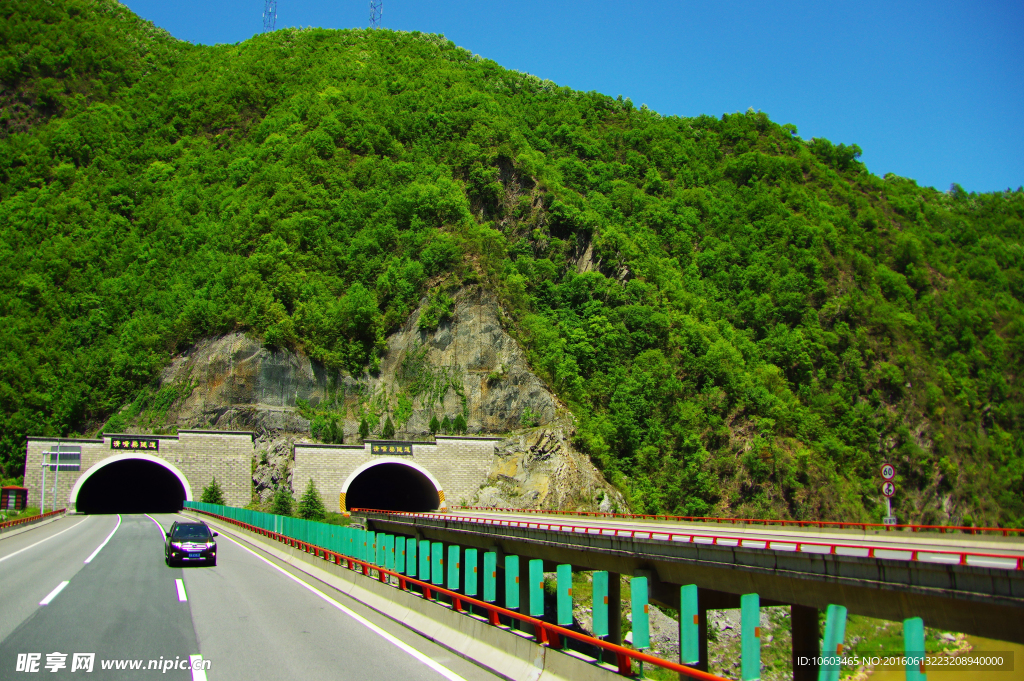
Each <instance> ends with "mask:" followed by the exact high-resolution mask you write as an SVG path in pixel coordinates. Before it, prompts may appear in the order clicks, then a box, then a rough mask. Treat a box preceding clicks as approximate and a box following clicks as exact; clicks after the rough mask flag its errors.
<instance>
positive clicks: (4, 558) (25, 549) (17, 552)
mask: <svg viewBox="0 0 1024 681" xmlns="http://www.w3.org/2000/svg"><path fill="white" fill-rule="evenodd" d="M90 517H91V516H86V517H84V518H82V519H81V520H79V521H78V522H77V523H75V524H74V525H72V526H71V527H67V528H64V529H63V530H61V531H60V532H58V533H57V534H51V535H50V536H49V537H47V538H46V539H40V540H39V541H37V542H36V543H35V544H29V545H28V546H26V547H25V548H23V549H18V550H17V551H15V552H14V553H8V554H7V555H6V556H4V557H3V558H0V563H2V562H4V561H5V560H7V559H8V558H14V557H15V556H16V555H18V554H19V553H21V552H22V551H28V550H29V549H30V548H32V547H33V546H39V545H40V544H42V543H43V542H44V541H50V540H51V539H53V538H54V537H59V536H60V535H62V534H64V533H65V532H67V531H68V530H72V529H74V528H76V527H78V526H79V525H81V524H82V523H84V522H85V521H86V520H88V519H89V518H90Z"/></svg>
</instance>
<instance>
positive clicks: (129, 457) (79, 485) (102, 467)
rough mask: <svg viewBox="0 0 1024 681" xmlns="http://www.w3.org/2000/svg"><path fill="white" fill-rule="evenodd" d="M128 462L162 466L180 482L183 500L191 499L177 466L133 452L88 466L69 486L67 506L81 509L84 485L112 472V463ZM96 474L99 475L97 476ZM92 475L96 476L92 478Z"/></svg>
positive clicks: (188, 486)
mask: <svg viewBox="0 0 1024 681" xmlns="http://www.w3.org/2000/svg"><path fill="white" fill-rule="evenodd" d="M130 462H148V463H149V464H156V465H157V466H159V467H161V468H163V469H164V470H165V471H166V472H167V473H169V474H170V475H173V476H174V478H176V479H177V481H178V483H180V485H181V491H182V492H183V496H184V500H185V501H193V498H192V485H190V484H189V481H188V478H186V477H185V474H184V473H182V472H181V470H180V469H179V468H178V467H177V466H175V465H174V464H172V463H170V462H168V461H165V460H164V459H161V458H159V457H156V456H153V455H152V454H146V453H144V452H134V453H132V454H115V455H113V456H109V457H107V458H106V459H103V460H102V461H99V462H97V463H96V464H94V465H92V466H91V467H90V468H89V470H87V471H85V472H84V473H83V474H82V475H81V476H80V477H79V478H78V480H76V481H75V484H74V486H73V487H72V488H71V494H70V495H69V497H68V508H71V509H75V510H77V511H81V510H83V509H81V508H79V496H80V493H81V491H82V489H83V488H85V487H86V485H87V484H88V483H89V481H90V479H92V480H93V481H94V482H96V481H98V480H100V479H101V478H102V477H103V476H104V475H105V474H109V473H110V472H112V470H113V469H112V468H111V466H112V465H114V466H115V468H116V464H123V463H130ZM97 474H99V475H98V476H97ZM170 475H166V476H165V477H166V478H168V479H169V478H170ZM94 476H96V477H95V478H94ZM174 510H180V509H174ZM86 512H89V511H88V509H86Z"/></svg>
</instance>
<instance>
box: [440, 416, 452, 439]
mask: <svg viewBox="0 0 1024 681" xmlns="http://www.w3.org/2000/svg"><path fill="white" fill-rule="evenodd" d="M451 430H452V422H451V421H449V420H448V415H447V414H445V416H444V419H443V420H442V421H441V432H442V433H444V434H445V435H447V434H448V433H450V432H451Z"/></svg>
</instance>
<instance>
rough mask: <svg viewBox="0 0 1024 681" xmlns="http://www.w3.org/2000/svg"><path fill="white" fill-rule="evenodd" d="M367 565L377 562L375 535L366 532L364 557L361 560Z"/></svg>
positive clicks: (374, 533)
mask: <svg viewBox="0 0 1024 681" xmlns="http://www.w3.org/2000/svg"><path fill="white" fill-rule="evenodd" d="M363 560H365V561H366V562H367V563H376V562H377V533H376V532H371V531H369V530H367V531H366V557H365V558H363Z"/></svg>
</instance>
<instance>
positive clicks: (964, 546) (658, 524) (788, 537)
mask: <svg viewBox="0 0 1024 681" xmlns="http://www.w3.org/2000/svg"><path fill="white" fill-rule="evenodd" d="M445 515H446V516H449V517H451V518H453V519H454V518H471V519H473V520H479V521H483V522H487V521H513V522H530V523H542V524H545V525H562V526H564V527H565V530H566V531H570V532H571V531H572V529H571V528H572V527H577V528H592V529H593V530H596V529H598V528H606V529H611V530H615V529H617V530H619V531H620V532H627V533H628V532H630V531H633V530H635V531H638V532H643V533H645V535H646V533H647V532H650V531H652V530H653V531H654V532H658V533H661V532H665V533H669V532H671V533H675V534H682V535H691V534H692V535H696V537H695V539H694V541H695V542H696V543H710V542H711V539H709V538H710V537H721V538H725V540H724V541H722V540H720V541H718V543H719V544H720V545H723V546H736V545H737V544H738V543H739V542H740V541H742V542H743V545H744V546H747V547H750V548H761V549H763V548H765V544H764V542H765V541H770V542H773V545H772V548H777V549H780V550H795V545H796V543H797V542H810V543H817V544H837V545H845V546H850V547H871V548H875V549H878V550H879V551H876V554H875V555H876V556H878V557H879V558H894V559H897V560H898V559H906V558H908V557H909V553H908V552H909V551H922V552H934V553H930V554H929V553H925V554H923V555H922V556H921V560H926V561H930V562H936V563H955V562H956V560H957V557H956V556H952V555H942V553H943V552H949V551H971V552H976V553H979V554H999V555H1005V556H1024V538H1020V537H1002V536H991V535H989V536H984V535H975V536H972V535H966V534H941V533H939V532H914V533H912V532H905V531H895V532H885V531H869V532H859V531H856V530H829V529H825V530H819V529H817V528H813V529H811V528H807V529H797V528H792V527H772V526H763V525H761V526H759V525H732V524H726V523H712V522H679V521H665V520H645V519H631V518H600V517H586V516H565V515H557V514H550V515H547V514H544V513H514V512H506V511H500V512H498V511H479V510H463V509H453V510H451V511H449V512H448V513H447V514H445ZM655 538H661V537H657V536H656V537H655ZM775 542H778V543H779V544H781V546H779V545H777V544H775ZM787 545H791V546H790V547H789V548H787ZM801 550H803V551H807V552H815V551H816V550H817V551H818V552H822V553H828V547H826V546H821V547H814V546H806V545H804V546H802V548H801ZM836 553H837V554H839V555H852V556H857V555H862V554H863V553H864V552H863V551H861V550H859V549H857V548H849V549H847V548H839V549H837V551H836ZM969 564H970V565H978V566H984V567H1013V566H1014V565H1015V561H1014V560H1012V559H1011V560H1007V559H1000V558H991V559H989V558H984V557H981V556H979V557H974V556H972V557H970V558H969Z"/></svg>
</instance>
